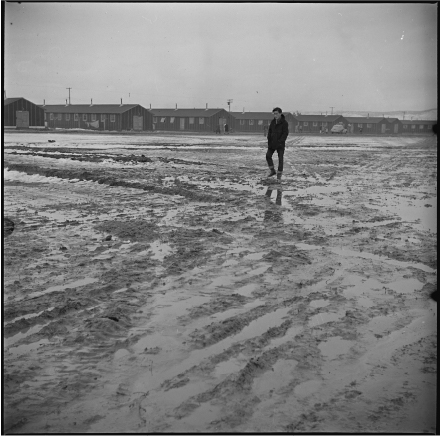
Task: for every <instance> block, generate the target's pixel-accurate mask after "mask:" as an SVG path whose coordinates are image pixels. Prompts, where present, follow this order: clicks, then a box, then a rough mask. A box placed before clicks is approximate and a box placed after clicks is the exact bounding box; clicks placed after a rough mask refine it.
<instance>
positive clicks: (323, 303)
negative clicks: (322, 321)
mask: <svg viewBox="0 0 441 436" xmlns="http://www.w3.org/2000/svg"><path fill="white" fill-rule="evenodd" d="M309 305H310V306H311V307H326V306H328V305H329V300H312V301H311V302H310V303H309Z"/></svg>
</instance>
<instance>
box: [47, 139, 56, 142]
mask: <svg viewBox="0 0 441 436" xmlns="http://www.w3.org/2000/svg"><path fill="white" fill-rule="evenodd" d="M47 142H55V139H48V141H47Z"/></svg>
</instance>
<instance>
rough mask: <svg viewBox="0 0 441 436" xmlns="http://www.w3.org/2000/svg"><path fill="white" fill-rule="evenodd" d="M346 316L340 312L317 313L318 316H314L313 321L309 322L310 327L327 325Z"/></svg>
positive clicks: (343, 312)
mask: <svg viewBox="0 0 441 436" xmlns="http://www.w3.org/2000/svg"><path fill="white" fill-rule="evenodd" d="M344 316H345V311H340V312H338V313H328V312H323V313H317V315H314V316H313V317H311V319H310V320H309V322H308V326H309V327H317V326H319V325H321V324H326V323H328V322H332V321H337V320H339V319H341V318H343V317H344Z"/></svg>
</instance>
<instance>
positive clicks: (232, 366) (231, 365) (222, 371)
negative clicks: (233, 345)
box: [214, 358, 247, 377]
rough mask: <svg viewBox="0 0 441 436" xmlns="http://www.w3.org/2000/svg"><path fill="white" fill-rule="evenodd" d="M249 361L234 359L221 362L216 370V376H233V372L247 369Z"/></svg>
mask: <svg viewBox="0 0 441 436" xmlns="http://www.w3.org/2000/svg"><path fill="white" fill-rule="evenodd" d="M246 364H247V361H246V360H245V361H244V360H239V359H237V358H233V359H230V360H226V361H224V362H220V363H219V364H218V365H216V367H215V368H214V376H215V377H220V376H223V375H227V374H232V373H233V372H239V371H240V370H241V369H243V368H244V367H245V365H246Z"/></svg>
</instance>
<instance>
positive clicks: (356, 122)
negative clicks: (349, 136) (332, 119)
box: [345, 117, 399, 135]
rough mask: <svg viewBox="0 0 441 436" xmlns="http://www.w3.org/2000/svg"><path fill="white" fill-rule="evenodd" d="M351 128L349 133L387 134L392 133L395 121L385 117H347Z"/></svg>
mask: <svg viewBox="0 0 441 436" xmlns="http://www.w3.org/2000/svg"><path fill="white" fill-rule="evenodd" d="M345 118H346V120H347V122H348V124H350V128H349V129H348V133H354V134H363V135H365V134H375V135H377V134H387V133H392V131H391V129H393V128H394V127H393V123H390V122H389V121H388V119H387V118H384V117H345ZM398 129H399V128H398Z"/></svg>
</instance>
